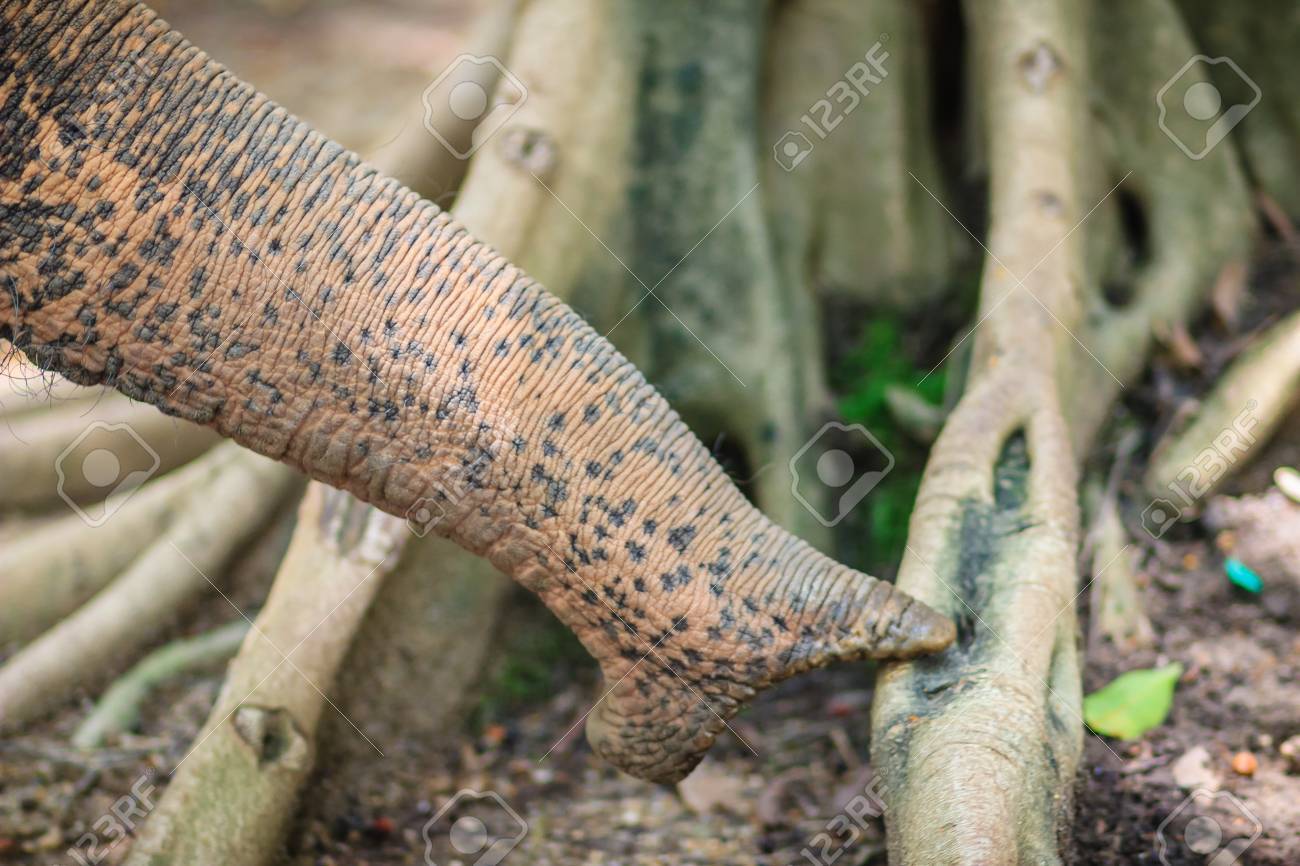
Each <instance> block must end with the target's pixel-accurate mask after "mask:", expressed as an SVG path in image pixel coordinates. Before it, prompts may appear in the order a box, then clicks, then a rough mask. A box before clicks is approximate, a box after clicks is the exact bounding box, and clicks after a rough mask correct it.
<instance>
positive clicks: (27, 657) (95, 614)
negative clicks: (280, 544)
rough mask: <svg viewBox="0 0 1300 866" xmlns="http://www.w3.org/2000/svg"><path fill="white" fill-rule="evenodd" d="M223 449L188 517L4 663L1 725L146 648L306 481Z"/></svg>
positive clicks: (185, 514)
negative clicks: (287, 497)
mask: <svg viewBox="0 0 1300 866" xmlns="http://www.w3.org/2000/svg"><path fill="white" fill-rule="evenodd" d="M151 411H154V410H151ZM222 452H223V458H224V459H223V460H222V461H221V462H220V463H218V462H217V461H214V462H213V464H212V465H211V466H209V467H207V468H208V470H209V472H210V478H209V480H208V481H207V483H205V484H203V485H199V486H196V487H195V488H194V489H193V491H192V494H191V496H190V497H189V499H188V500H187V501H186V502H185V503H184V505H183V506H182V508H183V509H184V512H183V514H182V515H180V516H179V517H177V518H176V519H175V520H174V521H173V522H172V523H171V524H170V525H169V526H168V527H167V529H166V531H165V532H164V533H163V535H162V536H161V537H159V538H158V540H156V541H154V542H153V543H152V544H151V545H150V546H149V547H148V549H146V550H145V551H144V552H143V553H142V554H141V555H140V556H139V557H138V558H136V559H135V561H134V562H132V563H131V566H130V567H129V568H128V569H127V570H126V571H125V572H124V573H123V574H122V575H121V576H120V577H118V578H117V579H116V580H115V581H113V582H112V583H110V584H109V585H108V586H107V587H105V588H104V589H103V590H101V591H100V592H99V593H98V594H97V595H96V596H95V597H94V598H92V599H91V600H90V601H88V602H86V603H85V604H84V605H82V606H81V607H80V608H78V610H77V611H76V612H75V613H73V614H72V615H70V616H69V617H67V618H66V619H64V620H63V621H61V622H60V623H59V624H58V625H56V626H55V627H54V628H52V629H50V630H49V631H47V632H45V633H44V634H43V635H41V637H39V638H37V639H36V640H35V641H34V642H33V643H31V644H29V645H28V646H26V647H24V648H23V649H21V650H19V651H18V652H17V653H16V654H15V655H14V656H13V657H11V658H10V659H9V660H8V662H6V663H5V665H4V667H2V668H0V728H3V729H12V728H13V727H14V726H16V725H19V724H21V723H23V722H25V721H27V720H28V719H31V718H33V717H34V716H36V715H38V714H40V713H41V712H43V711H45V710H47V709H49V708H50V707H52V706H54V705H56V704H58V703H59V702H60V701H62V700H64V699H66V697H67V696H68V694H69V693H70V692H71V691H72V690H73V689H74V688H76V687H78V686H80V685H85V684H88V683H91V682H94V681H96V680H99V679H102V678H103V677H104V676H106V675H107V674H109V673H110V672H111V671H112V670H114V668H115V667H116V666H117V665H119V664H121V663H122V662H123V661H124V660H129V659H130V658H132V657H133V656H134V655H136V654H137V653H139V652H140V650H142V649H143V648H144V647H145V646H147V645H148V642H149V640H150V639H152V638H154V637H155V636H157V635H158V633H159V632H160V630H161V629H163V628H164V627H165V626H166V625H167V624H168V623H170V622H172V621H173V619H174V617H175V615H176V613H177V612H178V611H180V610H181V609H183V608H184V607H185V606H186V605H188V604H189V603H190V602H192V601H193V600H194V599H195V598H197V597H198V596H200V595H202V594H203V592H204V591H205V590H212V589H213V587H212V585H211V584H210V583H209V582H208V581H209V578H208V577H207V576H206V575H214V574H220V568H221V567H222V565H223V564H224V563H225V562H226V561H227V560H228V559H229V557H230V556H231V554H232V553H234V552H235V551H236V550H238V549H239V546H240V545H241V544H242V543H243V542H244V541H245V540H247V539H248V538H249V537H251V536H252V535H253V534H254V533H255V532H257V531H258V530H259V529H262V528H264V527H265V525H266V523H267V521H268V518H269V516H270V515H271V514H273V513H274V512H275V510H276V509H277V508H278V507H279V506H280V504H281V503H282V502H283V500H284V495H285V494H286V493H287V492H288V491H289V490H291V489H292V488H293V487H294V486H295V485H296V484H297V476H296V474H295V473H294V472H293V470H291V469H289V468H288V467H286V466H282V465H281V464H278V463H273V462H271V461H269V460H266V459H265V458H262V457H258V456H256V455H254V454H251V453H249V452H246V451H243V450H241V449H240V448H239V447H238V446H235V445H233V444H229V445H224V446H222Z"/></svg>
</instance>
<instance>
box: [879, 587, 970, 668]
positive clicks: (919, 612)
mask: <svg viewBox="0 0 1300 866" xmlns="http://www.w3.org/2000/svg"><path fill="white" fill-rule="evenodd" d="M904 598H907V600H908V603H907V605H906V606H905V607H904V608H903V610H902V612H901V613H900V614H899V615H898V617H897V618H895V620H894V622H893V623H892V624H891V627H890V629H889V631H888V632H887V633H886V634H885V635H884V637H883V638H882V639H881V641H880V643H879V644H878V645H877V647H876V651H875V652H874V653H872V655H873V656H874V657H875V658H880V659H911V658H916V657H917V656H923V655H929V654H930V653H936V652H939V651H941V650H944V649H947V648H948V647H949V646H951V645H952V643H953V641H955V640H956V639H957V625H956V624H955V623H954V622H953V621H952V620H951V619H949V618H948V617H946V616H944V615H943V614H941V613H939V612H938V611H936V610H935V609H934V608H932V607H929V606H928V605H925V604H923V603H921V602H919V601H917V600H915V599H912V598H908V597H907V596H904Z"/></svg>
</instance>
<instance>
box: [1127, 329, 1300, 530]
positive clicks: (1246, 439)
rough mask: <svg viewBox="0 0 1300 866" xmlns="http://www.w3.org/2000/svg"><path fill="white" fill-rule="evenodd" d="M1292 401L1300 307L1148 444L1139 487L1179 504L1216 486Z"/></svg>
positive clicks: (1298, 364)
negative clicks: (1184, 419)
mask: <svg viewBox="0 0 1300 866" xmlns="http://www.w3.org/2000/svg"><path fill="white" fill-rule="evenodd" d="M1297 400H1300V313H1292V314H1291V315H1290V316H1288V317H1286V318H1285V319H1283V320H1282V321H1280V322H1278V323H1277V324H1275V325H1273V326H1272V327H1271V328H1269V329H1268V330H1267V331H1265V332H1264V333H1263V334H1261V335H1260V336H1259V337H1258V338H1256V340H1255V342H1254V343H1252V345H1251V346H1250V348H1249V349H1247V350H1246V351H1245V352H1243V353H1242V355H1241V356H1240V357H1239V358H1237V359H1236V360H1235V361H1233V363H1232V364H1231V366H1229V368H1228V370H1227V372H1225V373H1224V374H1223V375H1222V376H1221V377H1220V378H1219V381H1218V382H1217V383H1216V384H1215V386H1214V389H1213V390H1212V391H1211V392H1210V393H1209V395H1207V396H1206V398H1205V399H1204V401H1202V403H1201V405H1200V407H1199V408H1198V409H1197V411H1196V413H1195V415H1194V416H1193V417H1192V418H1191V419H1190V421H1189V422H1188V423H1187V424H1186V425H1185V426H1183V427H1182V428H1181V429H1179V430H1176V431H1172V432H1170V433H1168V434H1166V435H1165V437H1164V438H1163V439H1162V440H1161V441H1160V443H1159V444H1158V445H1157V446H1156V450H1155V452H1154V453H1153V454H1152V455H1151V461H1150V464H1149V466H1148V468H1147V471H1146V475H1145V477H1144V478H1143V486H1144V487H1145V488H1146V491H1147V493H1149V494H1150V495H1151V496H1154V497H1157V498H1164V499H1171V500H1172V501H1173V502H1174V504H1175V505H1177V506H1179V507H1180V508H1182V507H1185V506H1187V505H1194V504H1195V503H1196V502H1197V501H1199V500H1200V499H1202V498H1203V497H1205V496H1208V495H1210V494H1211V493H1213V492H1214V491H1216V490H1218V489H1219V488H1220V487H1221V486H1222V485H1223V482H1224V481H1226V480H1227V479H1228V478H1230V477H1231V476H1232V473H1233V472H1234V471H1236V470H1237V469H1239V468H1241V467H1242V466H1244V465H1245V464H1246V462H1247V461H1248V460H1249V459H1250V457H1251V456H1252V455H1253V454H1254V453H1256V451H1257V450H1258V448H1259V447H1260V446H1261V445H1262V444H1263V443H1265V442H1267V441H1268V439H1269V437H1270V436H1271V435H1272V434H1273V431H1274V430H1276V429H1277V427H1278V425H1279V424H1281V423H1282V421H1283V420H1284V419H1285V418H1286V416H1287V414H1288V413H1289V412H1290V411H1291V409H1292V408H1294V407H1295V405H1296V402H1297Z"/></svg>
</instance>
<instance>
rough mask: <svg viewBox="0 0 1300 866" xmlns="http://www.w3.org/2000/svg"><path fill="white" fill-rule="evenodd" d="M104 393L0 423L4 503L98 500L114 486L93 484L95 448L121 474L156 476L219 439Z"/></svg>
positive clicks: (40, 505) (28, 506)
mask: <svg viewBox="0 0 1300 866" xmlns="http://www.w3.org/2000/svg"><path fill="white" fill-rule="evenodd" d="M101 394H102V399H101V400H99V401H98V402H91V403H87V404H85V405H83V404H82V402H81V401H76V402H72V403H68V404H66V405H62V406H58V407H55V408H53V409H50V410H49V411H41V412H28V413H24V414H22V415H19V416H18V417H16V418H14V419H13V420H11V421H10V422H9V423H8V425H7V428H4V427H0V491H3V493H2V494H0V496H3V500H0V505H3V506H4V507H16V508H25V509H34V508H45V507H48V506H50V505H54V504H57V503H59V502H60V500H61V499H63V498H67V499H72V500H74V501H76V502H83V503H84V502H99V501H100V500H102V499H104V497H105V494H107V493H110V492H111V489H110V488H105V487H103V486H98V485H96V484H95V483H93V482H94V480H95V479H94V478H93V477H87V474H86V472H85V471H84V470H83V463H84V461H85V460H86V458H87V455H89V454H91V453H92V452H94V451H96V450H98V449H104V450H106V451H108V452H109V453H110V454H112V455H113V457H114V458H115V459H117V460H118V461H120V465H121V469H122V472H124V473H126V472H132V473H135V472H139V473H144V474H145V475H146V476H152V475H156V474H158V473H161V472H167V471H168V470H170V469H172V468H174V467H176V466H179V465H181V464H183V463H186V462H188V461H189V460H192V459H193V458H194V457H196V456H198V455H199V454H202V453H203V452H204V451H206V450H207V449H208V448H210V447H212V445H213V444H214V443H215V442H217V441H218V439H219V438H220V437H219V436H218V435H217V434H216V433H215V432H213V431H212V430H209V429H207V428H204V427H199V426H198V425H196V424H191V423H189V422H187V421H181V420H179V419H176V418H172V417H169V416H167V415H164V414H163V413H161V412H159V411H158V410H157V409H155V408H154V407H153V406H150V405H149V404H147V403H136V402H134V401H132V400H130V399H128V398H126V397H123V396H121V395H120V394H117V393H115V392H112V391H107V390H104V391H102V392H101ZM141 443H143V444H141Z"/></svg>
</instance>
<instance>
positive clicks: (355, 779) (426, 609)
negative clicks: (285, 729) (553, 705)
mask: <svg viewBox="0 0 1300 866" xmlns="http://www.w3.org/2000/svg"><path fill="white" fill-rule="evenodd" d="M510 590H511V586H510V582H509V580H508V579H507V578H506V577H505V576H504V575H502V574H500V573H498V572H497V571H496V569H494V568H493V567H492V566H491V564H490V563H488V562H486V561H485V560H482V559H478V558H476V557H472V556H469V555H468V554H466V553H465V552H464V551H462V550H461V549H460V548H458V547H456V546H455V545H454V544H452V543H451V542H449V541H446V540H444V539H440V538H433V537H432V536H429V537H425V538H412V539H411V541H410V542H408V543H407V545H406V548H405V550H404V551H403V553H402V558H401V561H400V562H399V563H398V565H397V568H396V570H395V571H394V572H393V573H392V574H390V575H389V576H388V577H387V578H385V580H384V584H383V586H382V587H380V589H379V594H378V595H377V597H376V598H375V600H374V602H373V603H372V604H371V606H370V610H369V611H368V612H367V614H366V619H365V622H364V623H363V624H362V626H361V628H360V630H359V631H358V633H357V637H356V639H355V641H354V642H353V646H352V648H351V649H350V650H349V651H348V655H347V659H346V661H345V662H344V664H343V667H342V670H341V671H340V673H339V677H338V686H337V694H338V697H337V699H336V703H337V704H338V706H339V708H340V709H341V710H342V711H343V713H344V714H346V716H347V718H346V719H345V718H344V717H343V715H340V714H338V713H334V714H330V715H328V716H326V717H325V718H324V719H323V720H322V721H321V729H320V735H319V742H320V760H319V761H318V764H319V770H318V773H319V776H320V778H319V780H318V781H317V782H316V783H313V785H312V791H313V795H312V798H311V801H310V802H309V803H304V808H303V815H302V817H301V819H300V823H302V824H304V825H305V824H306V823H308V822H311V821H313V820H316V821H320V822H322V823H324V824H329V823H330V822H332V821H334V820H335V819H336V818H337V817H338V816H339V815H341V814H348V813H349V812H351V811H352V810H355V808H356V804H357V803H358V802H363V803H364V802H368V801H369V798H368V797H367V796H366V794H367V792H379V791H383V790H384V789H385V788H386V787H387V786H389V785H391V784H393V782H394V773H393V772H391V771H389V770H388V769H386V767H387V766H400V767H402V768H403V770H404V772H405V773H406V774H408V775H409V774H414V773H418V772H420V770H421V769H422V768H427V767H428V762H429V756H430V754H431V752H433V751H434V750H436V748H437V746H438V745H440V744H442V743H445V742H447V739H448V736H449V733H450V732H451V731H454V730H456V726H457V725H458V724H459V723H460V722H461V721H462V720H463V718H464V715H465V712H466V710H467V709H468V708H469V707H470V706H472V700H473V698H474V697H475V696H476V694H477V688H476V686H477V684H478V682H479V679H480V674H481V666H482V664H483V662H484V660H485V658H486V657H487V653H488V650H489V648H490V646H491V644H492V640H493V636H494V634H495V630H494V626H495V624H496V621H497V615H498V612H499V611H500V609H501V607H502V602H503V601H504V599H505V597H506V594H507V593H508V592H510ZM349 720H350V722H349ZM353 724H355V725H356V726H357V727H359V728H361V729H362V730H363V731H365V732H366V734H367V736H369V737H371V738H372V739H373V740H374V741H375V742H376V743H379V744H380V745H381V747H382V748H383V750H384V757H385V762H384V763H383V764H376V761H375V757H376V756H375V750H374V749H373V748H372V747H371V746H370V744H369V743H367V742H366V741H365V740H364V739H362V738H361V737H359V736H357V732H356V731H355V730H354V729H353V727H352V725H353Z"/></svg>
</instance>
